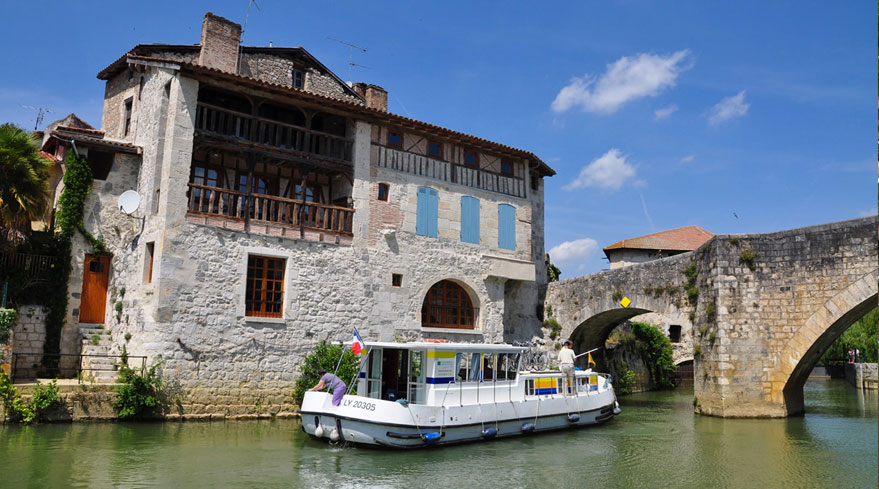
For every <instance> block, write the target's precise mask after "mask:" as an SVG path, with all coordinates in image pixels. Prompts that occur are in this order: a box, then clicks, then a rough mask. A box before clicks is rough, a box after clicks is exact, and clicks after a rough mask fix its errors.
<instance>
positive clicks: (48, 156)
mask: <svg viewBox="0 0 879 489" xmlns="http://www.w3.org/2000/svg"><path fill="white" fill-rule="evenodd" d="M40 157H42V158H45V159H47V160H49V161H52V162H55V163H58V161H59V160H58V158H56V157H55V155H53V154H51V153H47V152H45V151H42V150H41V151H40Z"/></svg>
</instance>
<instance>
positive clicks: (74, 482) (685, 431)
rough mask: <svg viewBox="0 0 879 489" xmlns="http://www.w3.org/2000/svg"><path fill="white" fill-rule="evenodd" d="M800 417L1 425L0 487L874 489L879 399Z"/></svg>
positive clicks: (844, 391)
mask: <svg viewBox="0 0 879 489" xmlns="http://www.w3.org/2000/svg"><path fill="white" fill-rule="evenodd" d="M805 389H806V392H805V394H806V409H807V414H806V415H805V416H803V417H797V418H791V419H784V420H725V419H717V418H709V417H702V416H695V415H693V408H692V401H693V394H692V391H686V390H678V391H673V392H654V393H643V394H636V395H633V396H628V397H624V398H622V399H621V407H622V409H623V414H622V415H621V416H619V417H617V418H616V419H614V420H613V421H611V422H610V423H608V424H606V425H602V426H598V427H592V428H584V429H579V430H571V431H565V432H559V433H552V434H541V435H534V436H530V437H523V438H517V439H512V440H497V441H493V442H488V443H481V444H472V445H465V446H459V447H447V448H437V449H432V450H409V451H402V452H387V451H379V450H368V449H353V448H338V447H331V446H328V445H326V444H323V443H318V442H315V441H312V440H310V439H309V438H308V437H307V436H305V435H304V434H303V433H302V432H301V431H300V429H299V422H298V421H297V420H278V421H249V422H220V423H176V422H175V423H147V424H129V423H103V424H72V425H71V424H66V425H42V426H33V427H19V426H0V488H3V489H11V488H17V487H34V488H44V487H46V488H61V487H89V488H102V487H125V488H137V487H149V488H158V487H161V488H175V487H180V488H223V487H259V488H273V487H296V488H299V487H302V488H306V487H307V488H311V487H314V488H322V487H338V488H357V489H362V488H371V487H405V488H410V489H428V488H445V487H448V488H457V489H470V488H520V487H523V488H524V487H528V488H540V489H548V488H553V487H562V488H574V487H578V488H579V487H600V488H608V487H611V488H615V487H619V488H641V487H644V488H658V487H672V488H700V489H705V488H785V487H790V488H807V487H816V488H818V487H820V488H823V487H826V488H834V489H836V488H847V489H849V488H872V489H875V488H876V487H877V486H879V480H877V473H879V463H877V457H879V453H877V436H879V435H877V415H879V407H877V394H876V393H867V394H863V393H861V392H859V391H857V390H855V389H854V388H852V387H850V386H848V385H847V384H846V383H845V382H844V381H840V380H810V381H809V382H807V384H806V388H805Z"/></svg>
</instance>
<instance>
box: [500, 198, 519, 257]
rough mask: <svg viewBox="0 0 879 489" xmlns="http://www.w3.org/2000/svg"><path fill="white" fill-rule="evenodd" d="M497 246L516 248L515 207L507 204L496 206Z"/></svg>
mask: <svg viewBox="0 0 879 489" xmlns="http://www.w3.org/2000/svg"><path fill="white" fill-rule="evenodd" d="M497 222H498V230H497V234H498V239H497V245H498V248H504V249H507V250H515V249H516V208H515V207H513V206H511V205H509V204H500V205H499V206H497Z"/></svg>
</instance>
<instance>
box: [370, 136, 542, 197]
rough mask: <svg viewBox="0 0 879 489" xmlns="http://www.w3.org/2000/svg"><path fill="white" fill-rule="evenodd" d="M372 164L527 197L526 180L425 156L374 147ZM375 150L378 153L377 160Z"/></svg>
mask: <svg viewBox="0 0 879 489" xmlns="http://www.w3.org/2000/svg"><path fill="white" fill-rule="evenodd" d="M372 147H373V152H372V154H373V160H374V161H373V163H374V164H375V165H376V166H378V167H380V168H388V169H391V170H396V171H400V172H403V173H410V174H412V175H418V176H422V177H427V178H433V179H436V180H442V181H444V182H451V183H457V184H461V185H466V186H468V187H473V188H478V189H481V190H488V191H490V192H497V193H501V194H504V195H512V196H514V197H519V198H523V199H524V198H525V197H527V193H526V189H525V180H524V179H521V178H516V177H514V176H511V175H504V174H501V173H495V172H491V171H488V170H483V169H479V168H471V167H467V166H463V165H457V164H454V163H450V162H448V161H441V160H437V159H434V158H428V157H427V156H424V155H419V154H415V153H410V152H408V151H401V150H398V149H393V148H388V147H386V146H380V145H377V144H373V145H372ZM376 151H377V153H378V155H377V157H376Z"/></svg>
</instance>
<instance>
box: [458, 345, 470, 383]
mask: <svg viewBox="0 0 879 489" xmlns="http://www.w3.org/2000/svg"><path fill="white" fill-rule="evenodd" d="M468 365H470V354H469V353H462V352H458V353H455V372H456V373H455V382H464V381H465V380H467V366H468Z"/></svg>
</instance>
